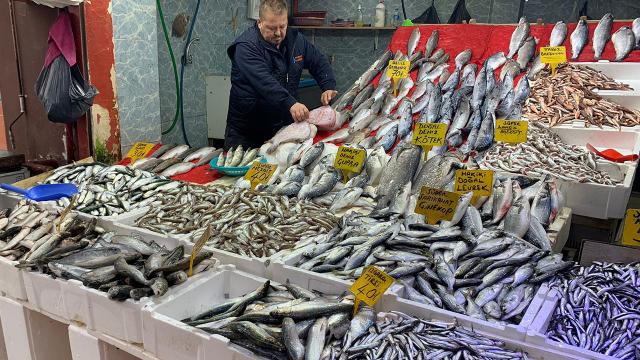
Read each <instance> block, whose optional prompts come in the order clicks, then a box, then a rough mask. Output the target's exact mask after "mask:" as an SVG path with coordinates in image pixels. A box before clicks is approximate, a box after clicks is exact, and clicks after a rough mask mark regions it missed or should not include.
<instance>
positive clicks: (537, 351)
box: [378, 310, 580, 360]
mask: <svg viewBox="0 0 640 360" xmlns="http://www.w3.org/2000/svg"><path fill="white" fill-rule="evenodd" d="M399 311H400V312H403V313H405V314H407V315H411V316H414V317H418V318H422V319H424V320H440V321H448V322H452V321H453V320H452V319H440V318H437V317H430V316H423V315H422V314H414V313H409V312H405V311H401V310H399ZM397 317H398V315H396V314H392V313H384V312H381V313H378V320H384V319H385V318H389V319H396V318H397ZM456 324H457V325H459V326H463V327H465V328H466V329H467V330H473V331H475V332H476V333H478V334H481V335H485V336H487V337H489V338H491V339H494V340H499V341H502V342H503V343H504V346H505V347H506V348H507V349H510V350H521V351H523V352H525V353H527V358H528V359H532V360H533V359H535V360H570V359H580V357H577V356H573V355H570V354H565V353H563V352H561V351H556V350H554V349H548V348H545V347H540V346H536V345H532V344H528V343H525V342H522V341H518V340H515V339H513V338H512V337H511V336H507V337H505V336H501V335H496V334H493V333H487V332H485V331H483V330H481V329H478V328H476V327H473V328H471V327H469V326H466V325H464V324H461V323H460V322H457V323H456Z"/></svg>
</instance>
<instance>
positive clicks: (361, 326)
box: [344, 304, 376, 348]
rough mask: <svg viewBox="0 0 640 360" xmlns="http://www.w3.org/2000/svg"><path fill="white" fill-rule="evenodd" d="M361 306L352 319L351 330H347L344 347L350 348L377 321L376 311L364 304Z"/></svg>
mask: <svg viewBox="0 0 640 360" xmlns="http://www.w3.org/2000/svg"><path fill="white" fill-rule="evenodd" d="M361 306H362V307H361V308H360V310H358V313H357V314H356V315H355V316H354V317H353V319H351V324H350V325H349V331H347V335H346V337H345V339H344V348H349V347H350V346H351V344H352V343H353V342H354V341H356V339H358V338H359V337H360V336H362V335H363V334H364V333H365V332H367V330H369V328H370V327H371V326H373V324H375V322H376V313H375V311H374V310H373V309H372V308H371V307H369V306H366V305H364V304H363V305H361Z"/></svg>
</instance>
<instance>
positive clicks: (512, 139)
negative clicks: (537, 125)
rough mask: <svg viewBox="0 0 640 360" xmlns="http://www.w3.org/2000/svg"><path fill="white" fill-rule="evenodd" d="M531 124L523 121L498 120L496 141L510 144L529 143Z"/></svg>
mask: <svg viewBox="0 0 640 360" xmlns="http://www.w3.org/2000/svg"><path fill="white" fill-rule="evenodd" d="M528 131H529V122H528V121H522V120H496V134H495V135H496V136H495V140H496V141H500V142H506V143H509V144H519V143H524V142H527V133H528Z"/></svg>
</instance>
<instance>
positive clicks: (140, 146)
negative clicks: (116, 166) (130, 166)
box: [127, 142, 155, 162]
mask: <svg viewBox="0 0 640 360" xmlns="http://www.w3.org/2000/svg"><path fill="white" fill-rule="evenodd" d="M154 146H155V145H154V144H150V143H143V142H137V143H135V144H133V147H131V150H129V152H128V153H127V157H128V158H130V159H131V161H132V162H133V161H136V160H138V159H142V158H145V157H147V154H148V153H149V151H151V150H152V149H153V147H154Z"/></svg>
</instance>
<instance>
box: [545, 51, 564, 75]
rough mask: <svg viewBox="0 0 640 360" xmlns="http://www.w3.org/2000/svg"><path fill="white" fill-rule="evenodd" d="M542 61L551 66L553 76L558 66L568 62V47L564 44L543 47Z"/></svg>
mask: <svg viewBox="0 0 640 360" xmlns="http://www.w3.org/2000/svg"><path fill="white" fill-rule="evenodd" d="M540 61H541V62H542V63H543V64H549V65H550V66H551V76H553V75H555V74H556V67H557V66H558V65H560V64H562V63H566V62H567V49H566V48H565V47H564V46H547V47H541V48H540Z"/></svg>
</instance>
